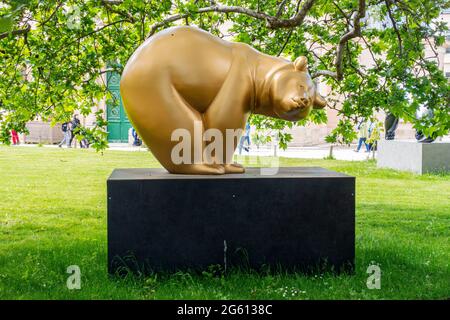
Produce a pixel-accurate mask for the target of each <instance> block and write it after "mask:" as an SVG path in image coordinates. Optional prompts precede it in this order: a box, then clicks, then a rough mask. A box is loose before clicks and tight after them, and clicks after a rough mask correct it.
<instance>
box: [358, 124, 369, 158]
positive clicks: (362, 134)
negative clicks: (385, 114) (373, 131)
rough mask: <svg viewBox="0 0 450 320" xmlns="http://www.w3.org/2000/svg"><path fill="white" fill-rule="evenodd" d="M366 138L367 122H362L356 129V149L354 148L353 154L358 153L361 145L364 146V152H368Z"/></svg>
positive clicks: (367, 134)
mask: <svg viewBox="0 0 450 320" xmlns="http://www.w3.org/2000/svg"><path fill="white" fill-rule="evenodd" d="M368 136H369V128H368V125H367V122H366V121H365V120H363V121H362V122H361V123H360V124H359V127H358V147H357V148H356V150H355V152H359V150H361V147H362V145H363V143H364V145H365V146H366V152H369V150H370V149H369V145H368V144H367V143H366V140H367V138H368Z"/></svg>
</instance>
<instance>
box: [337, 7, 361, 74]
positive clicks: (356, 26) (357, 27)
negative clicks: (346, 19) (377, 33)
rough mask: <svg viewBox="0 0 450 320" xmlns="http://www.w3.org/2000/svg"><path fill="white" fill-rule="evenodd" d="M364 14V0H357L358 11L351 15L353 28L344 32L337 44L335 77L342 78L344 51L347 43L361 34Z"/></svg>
mask: <svg viewBox="0 0 450 320" xmlns="http://www.w3.org/2000/svg"><path fill="white" fill-rule="evenodd" d="M365 16H366V1H365V0H359V8H358V11H356V12H354V13H353V15H352V20H353V28H352V29H351V30H350V31H349V32H347V33H346V34H344V35H343V36H342V38H341V39H340V40H339V44H338V46H337V49H336V60H335V65H336V79H337V80H339V81H340V80H342V78H343V60H344V51H345V47H346V45H347V43H348V42H349V41H350V40H351V39H353V38H356V37H360V36H361V24H360V23H361V19H362V18H364V17H365Z"/></svg>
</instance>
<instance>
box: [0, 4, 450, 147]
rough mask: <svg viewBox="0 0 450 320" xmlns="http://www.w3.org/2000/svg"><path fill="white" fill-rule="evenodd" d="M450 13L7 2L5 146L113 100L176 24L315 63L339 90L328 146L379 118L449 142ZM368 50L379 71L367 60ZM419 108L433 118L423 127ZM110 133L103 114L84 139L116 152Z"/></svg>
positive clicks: (434, 9)
mask: <svg viewBox="0 0 450 320" xmlns="http://www.w3.org/2000/svg"><path fill="white" fill-rule="evenodd" d="M449 7H450V5H449V1H448V0H339V1H329V0H266V1H261V0H224V1H206V0H198V1H180V0H174V1H169V0H162V1H159V0H158V1H157V0H149V1H138V0H86V1H77V0H69V1H62V0H48V1H38V0H11V1H6V2H5V1H0V61H1V70H0V103H1V105H0V110H3V111H4V112H3V113H1V115H0V140H1V141H3V142H6V143H7V142H8V141H9V134H10V131H11V130H12V129H15V130H16V131H18V132H25V131H26V128H25V124H26V123H27V122H28V121H30V120H32V119H34V118H35V117H36V116H40V117H42V118H43V119H44V120H48V121H51V122H52V123H57V122H63V121H67V120H68V119H69V118H70V117H71V115H72V114H73V113H74V112H77V113H81V114H89V113H91V112H92V107H93V106H95V105H97V104H98V102H99V101H100V100H102V99H109V100H111V99H112V101H114V97H113V96H112V95H111V93H110V92H109V91H108V88H107V86H106V84H105V83H104V81H102V80H101V79H102V77H100V76H101V75H103V74H104V73H105V72H107V71H116V72H119V73H120V72H121V71H122V68H123V66H124V65H125V64H126V61H127V60H128V58H129V57H130V55H131V54H132V53H133V52H134V50H135V49H136V48H137V47H138V46H139V45H140V44H141V43H142V42H143V41H145V40H146V39H147V38H148V37H151V36H152V35H153V34H154V33H155V32H157V31H159V30H161V29H163V28H165V27H167V26H170V25H173V24H189V25H196V26H199V27H200V28H202V29H205V30H207V31H209V32H211V33H213V34H215V35H217V36H219V37H226V36H227V37H231V38H232V39H233V40H234V41H240V42H245V43H248V44H250V45H252V46H253V47H255V48H256V49H258V50H260V51H262V52H265V53H267V54H270V55H276V56H285V57H287V58H290V59H292V60H294V59H295V58H296V57H298V56H300V55H305V56H307V57H308V59H309V62H310V63H309V67H310V72H311V74H312V75H313V77H314V78H316V80H320V81H322V82H325V83H326V84H328V85H329V86H330V87H331V89H332V90H331V94H330V95H329V96H328V101H329V107H330V108H335V109H336V110H337V112H338V115H339V123H338V125H337V127H336V128H335V129H334V130H333V132H332V134H331V135H330V136H329V137H328V141H330V142H341V143H348V142H349V141H351V140H352V139H353V138H354V132H353V128H354V123H355V122H356V121H357V119H359V118H369V117H371V116H372V115H373V114H374V113H375V112H378V111H381V110H384V111H386V112H390V113H393V114H394V115H395V116H397V117H399V118H403V119H404V120H406V121H408V122H411V123H413V124H414V126H415V127H416V128H418V129H420V130H421V131H423V132H424V133H425V134H426V135H429V136H440V135H444V134H446V133H448V132H449V130H450V112H449V106H450V85H449V83H448V80H447V79H446V78H445V76H444V74H443V72H442V71H441V70H440V69H439V67H438V61H437V60H438V52H437V47H438V46H440V45H442V44H443V43H444V41H445V35H446V32H447V30H448V28H447V26H446V25H445V24H444V23H442V22H439V20H438V19H437V18H438V16H439V14H440V13H441V11H442V10H443V9H445V8H449ZM224 26H228V28H224ZM426 46H428V47H429V48H430V50H428V51H431V52H432V53H433V54H432V55H431V56H429V55H428V56H426V55H425V47H426ZM364 52H365V53H366V54H367V53H368V54H369V55H370V57H371V59H373V63H370V64H366V65H362V64H361V63H360V61H361V59H360V57H361V55H362V54H363V53H364ZM339 101H341V102H342V104H340V103H339ZM420 106H427V107H428V108H430V109H431V110H432V111H433V114H434V116H433V117H432V118H429V119H425V120H422V121H417V120H416V118H415V112H416V110H417V109H418V108H419V107H420ZM251 121H252V123H253V124H255V125H256V126H257V127H258V128H263V129H271V130H275V131H276V132H278V137H279V142H280V145H281V147H285V146H286V144H287V143H288V142H289V140H290V139H291V137H290V136H289V134H286V133H283V131H282V130H283V129H284V128H286V127H292V125H293V124H292V123H289V122H285V121H282V120H275V119H270V118H265V117H262V116H252V118H251ZM307 121H311V122H315V123H324V122H326V113H325V112H324V111H323V110H320V111H314V112H313V113H312V114H311V115H310V117H309V118H308V119H306V120H305V121H303V122H301V123H300V124H301V125H302V124H305V123H306V122H307ZM105 124H106V123H105V120H104V115H102V112H101V111H100V112H98V114H97V125H96V126H95V127H94V128H90V129H86V130H83V134H84V135H86V136H88V138H89V139H90V140H92V142H93V146H94V147H95V148H97V149H101V148H104V147H105V146H106V138H107V134H106V132H105V130H106V128H105Z"/></svg>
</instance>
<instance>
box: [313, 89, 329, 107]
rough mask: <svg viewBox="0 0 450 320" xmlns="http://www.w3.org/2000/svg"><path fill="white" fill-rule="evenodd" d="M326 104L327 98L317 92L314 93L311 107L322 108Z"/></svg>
mask: <svg viewBox="0 0 450 320" xmlns="http://www.w3.org/2000/svg"><path fill="white" fill-rule="evenodd" d="M326 106H327V100H325V98H324V97H322V96H321V95H320V94H319V93H316V98H315V99H314V103H313V108H314V109H323V108H325V107H326Z"/></svg>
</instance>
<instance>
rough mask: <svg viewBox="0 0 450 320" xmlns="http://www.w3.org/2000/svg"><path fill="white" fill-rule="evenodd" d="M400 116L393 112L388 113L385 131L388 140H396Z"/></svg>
mask: <svg viewBox="0 0 450 320" xmlns="http://www.w3.org/2000/svg"><path fill="white" fill-rule="evenodd" d="M398 121H399V120H398V118H397V117H396V116H394V115H393V114H392V113H388V114H387V115H386V118H385V120H384V132H385V139H386V140H394V139H395V130H397V127H398Z"/></svg>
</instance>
